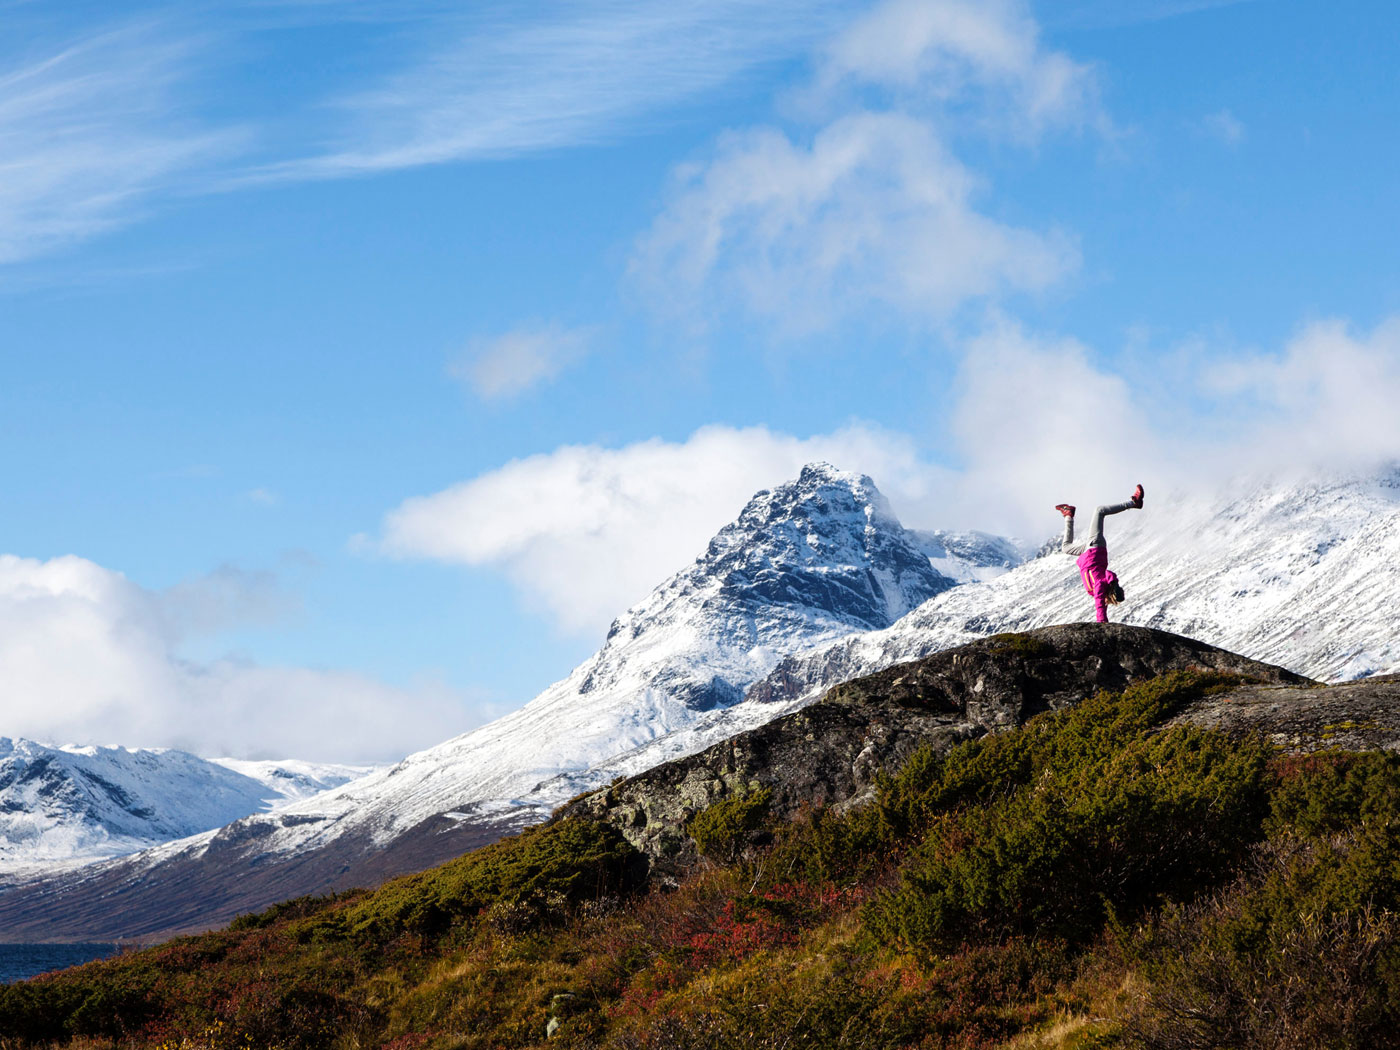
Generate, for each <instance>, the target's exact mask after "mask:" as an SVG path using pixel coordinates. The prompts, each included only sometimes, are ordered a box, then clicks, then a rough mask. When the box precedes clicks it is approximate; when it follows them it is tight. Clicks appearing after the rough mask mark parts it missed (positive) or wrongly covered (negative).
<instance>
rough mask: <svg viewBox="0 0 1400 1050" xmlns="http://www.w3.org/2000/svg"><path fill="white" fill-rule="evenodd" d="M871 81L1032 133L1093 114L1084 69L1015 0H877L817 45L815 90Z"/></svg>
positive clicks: (921, 104) (909, 101)
mask: <svg viewBox="0 0 1400 1050" xmlns="http://www.w3.org/2000/svg"><path fill="white" fill-rule="evenodd" d="M843 84H844V85H855V86H860V85H877V86H880V87H883V88H887V89H894V90H896V91H898V92H901V94H900V97H899V102H900V104H901V105H903V106H905V107H908V108H910V109H912V110H914V111H920V110H924V109H927V108H928V107H930V106H932V107H936V108H937V109H939V110H943V111H947V110H949V109H951V108H953V107H957V106H965V107H967V108H970V109H972V110H974V111H976V112H978V113H980V114H981V115H982V117H983V119H984V121H985V123H986V124H988V125H990V126H992V127H995V128H998V129H1009V130H1011V131H1013V132H1014V133H1016V134H1018V135H1020V136H1022V137H1026V138H1034V137H1035V136H1037V135H1039V134H1041V133H1042V132H1044V131H1046V130H1047V129H1049V128H1054V127H1063V126H1066V125H1068V126H1080V125H1083V124H1085V123H1089V122H1097V123H1100V124H1103V123H1104V122H1105V120H1106V118H1105V117H1104V115H1103V112H1102V110H1101V108H1100V106H1099V102H1098V82H1097V79H1096V77H1095V75H1094V71H1093V69H1092V68H1091V67H1090V66H1089V65H1087V64H1086V63H1083V62H1078V61H1076V60H1074V59H1073V58H1071V57H1070V56H1069V55H1068V54H1066V53H1065V52H1063V51H1058V50H1055V49H1053V48H1050V47H1047V46H1045V44H1044V42H1043V41H1042V40H1041V36H1040V26H1039V24H1038V23H1037V22H1036V20H1035V19H1034V18H1033V17H1032V16H1031V12H1030V9H1029V7H1028V6H1027V5H1026V3H1025V2H1024V0H885V2H884V3H882V4H879V5H878V6H876V7H875V8H874V9H873V10H871V11H870V12H869V13H867V14H866V15H865V16H864V17H862V18H860V19H858V20H857V21H856V22H855V23H854V24H852V25H851V26H850V27H849V28H847V29H846V30H845V31H844V32H842V33H840V34H839V35H837V36H836V37H835V38H834V39H833V40H832V41H831V43H830V44H829V45H828V46H827V47H826V49H825V55H824V60H823V62H822V68H821V71H820V74H819V77H818V88H819V90H820V91H824V92H830V91H831V90H833V89H834V88H837V87H839V86H841V85H843Z"/></svg>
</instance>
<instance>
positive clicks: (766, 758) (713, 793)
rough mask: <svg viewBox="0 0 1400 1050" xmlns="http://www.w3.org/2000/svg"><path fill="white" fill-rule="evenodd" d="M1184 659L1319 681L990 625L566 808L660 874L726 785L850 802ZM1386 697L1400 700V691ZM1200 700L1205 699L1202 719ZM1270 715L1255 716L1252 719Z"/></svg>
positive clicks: (788, 804) (1125, 634) (1097, 637)
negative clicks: (919, 757) (1000, 631)
mask: <svg viewBox="0 0 1400 1050" xmlns="http://www.w3.org/2000/svg"><path fill="white" fill-rule="evenodd" d="M1187 668H1199V669H1202V670H1214V671H1227V672H1231V673H1235V674H1240V675H1245V676H1248V677H1249V678H1250V679H1252V680H1254V681H1256V682H1258V683H1261V685H1260V686H1258V687H1253V688H1254V690H1255V693H1257V694H1258V695H1260V696H1274V695H1276V696H1277V699H1276V700H1275V701H1272V702H1273V703H1275V705H1276V706H1277V705H1287V704H1288V703H1290V702H1293V701H1292V700H1291V699H1290V698H1293V697H1299V696H1301V697H1313V696H1316V695H1319V694H1320V693H1325V692H1327V690H1325V689H1322V688H1321V687H1317V686H1315V685H1314V683H1312V682H1310V681H1309V680H1308V679H1306V678H1303V677H1302V676H1300V675H1296V674H1294V673H1292V672H1291V671H1286V670H1284V669H1283V668H1280V667H1274V666H1271V665H1268V664H1262V663H1258V662H1257V661H1254V660H1249V659H1246V658H1245V657H1242V656H1237V655H1235V654H1234V653H1228V652H1225V651H1224V650H1222V649H1217V648H1214V647H1213V646H1209V645H1206V644H1204V643H1202V642H1197V641H1193V640H1192V639H1189V638H1182V637H1180V636H1178V635H1173V634H1168V633H1166V632H1164V631H1155V630H1152V629H1150V628H1145V627H1127V626H1124V625H1122V624H1091V623H1081V624H1066V625H1064V626H1059V627H1047V628H1042V629H1040V630H1037V631H1031V632H1028V633H1026V634H1014V635H996V636H993V637H991V638H987V639H984V640H982V641H978V642H974V643H972V644H970V645H965V646H961V647H959V648H957V649H952V650H949V651H947V652H942V653H937V654H935V655H933V656H929V657H925V658H924V659H922V660H917V661H914V662H912V663H907V664H902V665H900V666H897V667H891V668H888V669H886V670H884V671H880V672H879V673H877V674H873V675H870V676H868V677H866V678H861V679H857V680H856V681H853V682H847V683H846V684H844V685H840V686H837V687H836V688H834V689H832V690H831V691H830V692H828V693H827V694H826V696H824V697H823V698H822V699H821V700H820V701H818V702H817V703H814V704H811V705H809V706H808V707H805V708H803V709H802V710H800V711H797V712H794V713H793V714H790V715H787V716H785V717H783V718H779V719H776V720H775V721H773V722H770V723H768V724H767V725H764V726H761V727H759V728H758V729H754V730H752V731H750V732H747V733H741V734H739V735H738V736H735V737H732V738H730V739H729V740H726V741H724V742H723V743H720V744H716V745H715V746H713V747H711V748H708V749H707V750H705V751H702V752H700V753H699V754H696V755H692V756H691V757H689V758H684V759H680V760H677V761H674V762H668V763H666V764H665V765H662V766H658V767H656V768H654V769H651V770H648V771H647V772H645V773H642V774H640V775H638V776H636V777H632V778H631V779H629V780H626V781H623V782H621V783H618V784H614V785H612V786H611V787H609V788H607V789H605V790H602V791H598V792H595V793H594V794H592V795H587V796H585V797H584V798H582V799H579V800H577V801H575V802H573V803H572V804H570V806H568V807H566V808H565V810H564V811H563V812H566V813H569V814H572V815H579V816H587V817H590V818H592V819H597V820H607V821H609V822H611V823H613V824H615V825H616V826H618V827H619V828H620V829H621V830H622V832H623V834H624V835H626V837H627V838H628V839H629V840H630V841H631V842H632V843H633V845H635V846H637V847H638V848H639V849H641V850H642V851H643V852H644V853H646V854H647V855H648V857H649V858H650V859H651V861H652V864H653V870H654V871H656V872H657V873H659V874H663V875H665V874H668V873H672V872H678V871H681V870H683V869H684V868H686V867H688V866H689V865H690V864H691V863H693V862H694V860H695V853H694V844H693V843H692V842H691V840H690V839H689V837H688V836H687V835H686V834H685V830H684V825H685V822H686V820H687V819H688V818H689V817H690V816H691V815H692V814H694V813H696V812H698V811H700V810H702V809H705V808H706V807H708V806H711V805H713V804H714V803H716V802H719V801H720V800H722V799H724V798H726V797H729V796H731V795H733V794H735V793H738V792H744V791H748V790H751V789H753V788H755V787H758V786H762V787H767V788H769V789H770V790H771V792H772V810H773V812H774V814H775V815H776V816H777V817H779V818H784V817H791V816H793V815H795V814H796V813H798V812H799V811H800V810H801V809H802V808H803V807H807V806H821V805H827V806H837V807H845V806H851V805H856V804H859V803H861V802H863V801H865V800H868V799H869V798H871V797H872V795H873V792H874V788H875V782H876V776H877V775H878V773H879V772H880V771H881V770H894V769H897V768H898V767H899V766H900V764H901V763H902V762H903V761H904V759H905V758H907V757H908V756H909V755H910V754H911V753H912V752H913V751H914V749H915V748H917V747H918V746H919V745H921V744H924V743H931V744H933V745H934V746H935V747H938V748H941V749H951V748H952V747H953V746H955V745H956V744H958V743H960V742H962V741H964V740H970V739H974V738H976V737H979V736H981V735H983V734H985V733H988V732H994V731H997V730H1000V729H1006V728H1010V727H1013V726H1018V725H1020V724H1022V723H1023V722H1025V721H1026V719H1028V718H1031V717H1032V716H1034V715H1037V714H1039V713H1040V712H1042V711H1047V710H1053V709H1057V708H1060V707H1063V706H1066V705H1069V704H1074V703H1077V702H1078V701H1080V700H1082V699H1084V698H1086V697H1088V696H1091V695H1093V694H1094V693H1096V692H1098V691H1099V690H1102V689H1108V690H1114V691H1116V690H1121V689H1123V688H1124V687H1126V686H1128V685H1130V684H1131V683H1133V682H1136V681H1141V680H1143V679H1147V678H1152V677H1155V676H1157V675H1160V674H1164V673H1166V672H1168V671H1174V670H1184V669H1187ZM1339 688H1346V687H1339ZM1270 689H1276V690H1280V692H1278V693H1277V694H1271V693H1269V692H1268V690H1270ZM1396 694H1397V695H1396V697H1395V701H1394V705H1393V706H1394V708H1395V709H1396V710H1400V688H1397V689H1396ZM1251 695H1254V694H1251ZM1261 702H1266V701H1261ZM1345 702H1346V701H1345V700H1340V701H1339V703H1341V704H1345ZM1215 703H1216V704H1217V706H1218V705H1219V704H1221V703H1223V701H1220V700H1218V699H1217V700H1216V701H1215ZM1209 710H1211V708H1210V706H1209V705H1205V706H1202V707H1201V708H1200V713H1199V718H1201V719H1205V718H1207V713H1206V712H1208V711H1209ZM1261 710H1262V709H1261ZM1328 710H1329V712H1330V713H1328V714H1327V715H1326V717H1328V718H1332V717H1334V715H1335V712H1332V711H1331V708H1329V709H1328ZM1237 721H1240V722H1241V724H1243V722H1245V721H1248V719H1237ZM1267 721H1268V719H1267V717H1263V716H1261V717H1260V718H1259V719H1256V720H1255V722H1256V723H1258V724H1254V723H1251V724H1250V726H1249V728H1252V729H1259V728H1262V727H1263V725H1264V724H1265V723H1267ZM1397 724H1400V723H1397Z"/></svg>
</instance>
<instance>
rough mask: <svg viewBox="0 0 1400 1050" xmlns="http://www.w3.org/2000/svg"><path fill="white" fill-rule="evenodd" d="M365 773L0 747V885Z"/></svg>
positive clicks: (176, 755) (158, 752)
mask: <svg viewBox="0 0 1400 1050" xmlns="http://www.w3.org/2000/svg"><path fill="white" fill-rule="evenodd" d="M366 772H368V769H367V768H360V767H351V766H332V765H315V764H312V763H306V762H244V761H238V760H235V759H222V760H214V761H210V760H208V759H203V758H199V757H198V756H196V755H191V754H187V753H186V752H184V751H173V750H167V749H154V748H148V749H135V750H128V749H127V748H124V747H48V746H45V745H43V744H37V743H35V742H34V741H32V740H11V739H10V738H8V737H0V880H13V879H14V878H16V877H18V876H21V875H23V874H24V873H26V872H30V871H33V870H35V869H38V868H43V869H46V870H47V869H52V868H53V867H54V866H56V865H57V866H67V865H74V864H83V863H88V862H91V861H94V860H98V859H103V858H108V857H116V856H121V855H123V854H127V853H134V852H136V851H138V850H142V849H146V848H148V847H150V846H153V845H155V844H157V843H160V842H165V841H168V840H170V839H176V838H184V837H186V836H188V835H193V834H196V833H198V832H201V831H207V830H209V829H210V828H217V827H222V826H223V825H224V824H228V823H231V822H232V821H235V820H237V819H238V818H239V817H245V816H247V815H248V814H250V813H258V812H262V811H266V810H271V809H276V808H279V807H281V806H285V805H287V804H288V803H290V802H295V801H298V800H300V799H304V798H307V797H308V796H310V795H314V794H317V793H318V792H322V791H327V790H329V789H331V788H335V787H339V786H340V785H342V784H344V783H346V782H347V781H350V780H352V779H354V778H355V777H358V776H361V775H363V774H364V773H366Z"/></svg>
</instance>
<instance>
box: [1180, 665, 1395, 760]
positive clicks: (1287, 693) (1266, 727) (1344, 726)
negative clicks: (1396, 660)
mask: <svg viewBox="0 0 1400 1050" xmlns="http://www.w3.org/2000/svg"><path fill="white" fill-rule="evenodd" d="M1185 722H1190V723H1192V724H1194V725H1199V726H1203V727H1205V728H1207V729H1219V730H1221V731H1222V732H1226V733H1230V734H1232V735H1236V736H1238V735H1242V734H1245V733H1259V734H1261V735H1262V736H1265V737H1268V739H1269V740H1270V741H1272V742H1273V743H1274V744H1275V745H1277V746H1278V747H1279V748H1281V749H1282V750H1284V751H1288V752H1290V753H1293V754H1310V753H1311V752H1314V751H1326V750H1329V749H1332V750H1341V751H1372V750H1387V751H1394V750H1400V675H1378V676H1376V677H1374V678H1363V679H1362V680H1361V681H1359V682H1345V683H1343V684H1341V685H1329V686H1323V687H1318V686H1311V687H1310V686H1298V685H1273V686H1263V685H1251V686H1243V687H1241V688H1239V689H1236V690H1233V691H1231V692H1230V693H1228V694H1225V695H1223V696H1208V697H1205V698H1203V699H1201V700H1198V701H1196V702H1195V703H1194V704H1191V705H1190V706H1189V707H1187V708H1186V709H1185V710H1184V711H1182V712H1181V713H1180V714H1178V715H1177V716H1176V717H1175V718H1173V719H1172V720H1171V723H1169V724H1173V725H1174V724H1179V723H1185Z"/></svg>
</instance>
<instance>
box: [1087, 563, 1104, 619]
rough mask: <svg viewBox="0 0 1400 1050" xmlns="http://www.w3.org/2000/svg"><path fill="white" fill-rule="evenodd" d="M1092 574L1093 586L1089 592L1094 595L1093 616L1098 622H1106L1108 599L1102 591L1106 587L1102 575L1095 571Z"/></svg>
mask: <svg viewBox="0 0 1400 1050" xmlns="http://www.w3.org/2000/svg"><path fill="white" fill-rule="evenodd" d="M1092 575H1093V580H1094V588H1093V590H1092V591H1090V592H1089V593H1090V594H1092V595H1093V596H1094V618H1095V619H1096V620H1097V621H1098V622H1099V623H1108V600H1107V599H1106V598H1105V597H1104V592H1105V591H1106V590H1107V589H1108V588H1107V585H1106V584H1105V583H1104V580H1103V576H1102V575H1100V574H1099V573H1097V572H1096V573H1093V574H1092Z"/></svg>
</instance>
